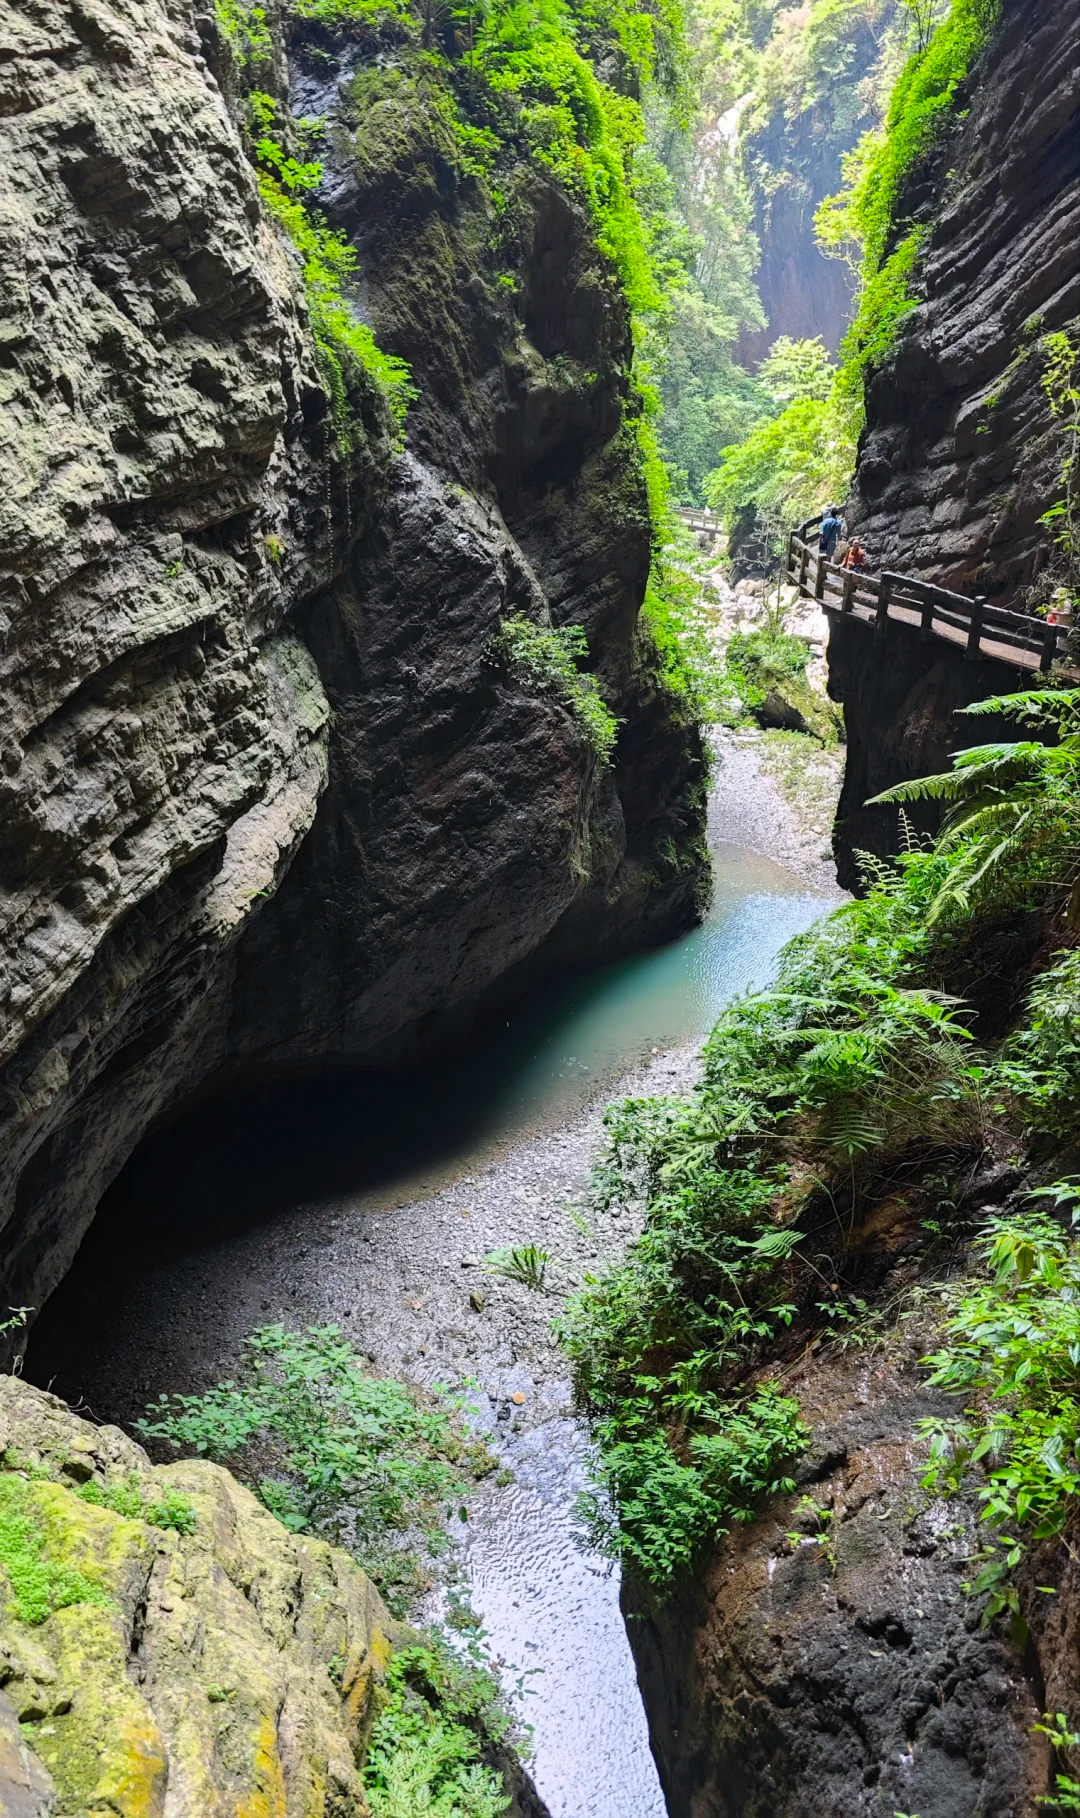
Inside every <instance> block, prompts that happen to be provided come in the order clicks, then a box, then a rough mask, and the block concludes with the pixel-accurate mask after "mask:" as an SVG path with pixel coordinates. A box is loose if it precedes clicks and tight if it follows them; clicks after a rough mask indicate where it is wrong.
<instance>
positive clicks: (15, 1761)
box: [0, 1376, 407, 1818]
mask: <svg viewBox="0 0 1080 1818" xmlns="http://www.w3.org/2000/svg"><path fill="white" fill-rule="evenodd" d="M0 1448H2V1461H3V1464H2V1469H0V1495H2V1497H3V1505H4V1516H5V1534H4V1547H5V1549H7V1548H9V1547H10V1545H11V1542H12V1521H13V1519H15V1520H17V1521H19V1522H21V1523H22V1527H23V1531H24V1532H25V1533H27V1534H28V1535H29V1541H28V1543H27V1544H28V1545H29V1547H30V1549H31V1551H34V1552H35V1553H36V1554H37V1555H38V1556H39V1557H40V1559H41V1560H44V1561H45V1562H52V1563H53V1564H54V1565H56V1566H62V1567H63V1568H65V1570H66V1571H67V1572H68V1573H69V1574H70V1573H78V1574H79V1575H80V1576H79V1583H78V1584H75V1585H73V1584H71V1583H70V1582H68V1583H67V1584H66V1587H65V1588H64V1589H63V1593H62V1596H61V1595H60V1593H59V1591H57V1590H56V1589H55V1587H54V1596H53V1603H54V1606H56V1607H54V1608H53V1609H52V1613H49V1606H48V1600H46V1601H45V1602H44V1603H43V1604H40V1605H37V1604H35V1603H34V1592H33V1587H30V1588H29V1589H28V1588H27V1585H26V1583H25V1582H24V1580H23V1579H22V1578H20V1577H19V1576H18V1571H17V1568H16V1569H15V1570H14V1571H13V1569H12V1566H11V1562H10V1559H9V1557H8V1552H7V1551H6V1550H5V1551H4V1554H3V1558H2V1559H0V1586H2V1599H0V1602H2V1611H0V1686H2V1693H0V1807H2V1809H3V1810H4V1811H5V1812H9V1811H10V1812H12V1813H13V1814H16V1815H17V1818H23V1815H24V1814H25V1818H30V1815H31V1814H33V1818H45V1815H46V1814H47V1813H48V1812H50V1811H52V1810H54V1809H55V1810H56V1811H57V1812H71V1813H74V1812H83V1811H95V1812H96V1811H110V1812H117V1813H124V1814H126V1815H129V1818H136V1814H137V1815H139V1818H164V1814H165V1813H170V1814H171V1813H176V1814H177V1815H178V1818H179V1815H181V1814H182V1815H183V1818H211V1814H217V1813H220V1814H221V1815H222V1818H225V1814H226V1813H228V1814H232V1813H237V1812H241V1811H243V1812H248V1811H250V1812H252V1813H255V1812H258V1813H266V1814H267V1815H268V1818H269V1815H270V1814H280V1815H281V1818H284V1814H285V1813H286V1812H288V1813H289V1814H290V1815H291V1814H296V1818H329V1815H330V1814H332V1813H336V1814H341V1818H344V1815H345V1814H350V1818H363V1814H365V1813H366V1812H367V1811H368V1804H367V1800H366V1798H365V1795H364V1789H363V1784H362V1780H361V1775H360V1769H359V1766H358V1763H359V1762H360V1761H362V1756H363V1750H364V1747H365V1746H366V1742H367V1737H368V1734H369V1731H370V1727H371V1724H372V1722H373V1720H374V1716H375V1713H376V1709H377V1704H376V1698H377V1689H378V1686H379V1684H380V1682H381V1680H382V1677H383V1674H384V1670H385V1667H386V1663H387V1660H388V1659H389V1656H390V1650H391V1645H392V1642H393V1640H394V1639H395V1638H396V1637H398V1636H399V1635H400V1636H402V1637H403V1638H404V1637H405V1636H406V1634H407V1631H403V1630H402V1629H401V1627H400V1625H398V1624H395V1623H394V1622H393V1621H392V1620H391V1618H390V1616H389V1615H388V1613H387V1611H386V1608H385V1606H384V1605H383V1602H382V1599H381V1598H380V1597H379V1595H378V1593H377V1592H376V1590H375V1589H374V1587H373V1585H372V1584H371V1583H370V1581H369V1580H368V1579H367V1578H366V1577H365V1575H364V1573H363V1572H362V1571H361V1570H360V1568H359V1567H358V1566H357V1565H356V1564H355V1563H354V1561H353V1560H351V1559H350V1558H349V1557H348V1555H347V1554H345V1553H343V1552H340V1551H338V1550H337V1549H336V1548H333V1547H330V1546H327V1544H326V1543H325V1541H320V1540H315V1539H312V1538H311V1537H310V1536H299V1535H294V1534H289V1533H288V1532H287V1531H286V1530H285V1529H284V1528H283V1527H282V1526H281V1524H280V1522H278V1521H276V1520H275V1519H274V1517H273V1516H272V1515H271V1514H270V1513H269V1512H268V1511H267V1510H266V1509H264V1508H263V1506H262V1505H261V1503H259V1502H258V1501H257V1500H256V1498H255V1497H254V1496H253V1495H252V1494H251V1492H250V1491H249V1490H245V1489H244V1488H243V1487H242V1486H241V1485H240V1484H238V1483H237V1482H236V1481H235V1479H234V1478H232V1477H231V1476H230V1475H229V1473H228V1472H227V1471H223V1470H222V1469H221V1468H220V1466H218V1465H212V1464H209V1463H207V1462H206V1461H205V1460H201V1459H200V1460H191V1461H188V1462H187V1463H184V1464H176V1465H165V1466H160V1465H159V1466H152V1465H151V1464H150V1461H149V1459H148V1458H147V1456H146V1453H145V1452H144V1451H143V1450H142V1448H141V1447H140V1446H137V1445H135V1444H134V1442H133V1441H132V1440H130V1439H128V1437H127V1436H126V1434H124V1433H121V1432H120V1430H119V1428H118V1427H94V1426H91V1425H90V1424H89V1423H88V1422H86V1421H83V1420H79V1419H77V1418H76V1417H75V1416H74V1415H73V1414H72V1413H71V1412H70V1410H69V1409H68V1408H66V1407H65V1406H64V1404H63V1403H62V1402H60V1401H58V1400H57V1399H56V1397H55V1396H53V1395H46V1394H44V1393H42V1391H41V1390H38V1389H32V1388H31V1387H30V1386H29V1384H27V1383H23V1382H20V1381H19V1380H18V1379H16V1378H14V1377H10V1376H5V1377H0ZM116 1492H120V1498H119V1500H121V1501H122V1505H123V1508H124V1510H125V1511H126V1512H125V1513H117V1512H116V1510H115V1509H114V1508H111V1507H109V1506H107V1501H103V1500H101V1499H107V1498H108V1496H109V1495H110V1493H112V1494H113V1495H114V1496H115V1493H116ZM88 1493H89V1495H91V1496H96V1497H97V1498H98V1499H99V1500H97V1501H92V1500H87V1495H88ZM170 1495H171V1497H172V1498H173V1505H172V1507H173V1512H174V1515H175V1513H176V1510H177V1508H178V1507H179V1508H180V1509H181V1511H182V1513H181V1523H182V1525H183V1526H185V1527H188V1528H189V1530H190V1531H188V1532H178V1531H177V1530H176V1528H174V1527H169V1526H162V1525H160V1522H161V1510H162V1508H163V1507H164V1500H163V1499H164V1498H165V1497H166V1496H170ZM177 1499H179V1503H178V1502H177ZM136 1510H138V1511H141V1512H134V1511H136ZM64 1598H66V1599H67V1601H66V1603H65V1602H64V1601H63V1599H64ZM9 1716H10V1717H14V1718H15V1719H17V1720H18V1721H19V1722H20V1723H21V1724H22V1726H23V1727H22V1732H21V1735H20V1733H19V1730H18V1729H17V1728H16V1729H15V1730H14V1734H11V1726H10V1723H9V1722H8V1721H7V1718H8V1717H9Z"/></svg>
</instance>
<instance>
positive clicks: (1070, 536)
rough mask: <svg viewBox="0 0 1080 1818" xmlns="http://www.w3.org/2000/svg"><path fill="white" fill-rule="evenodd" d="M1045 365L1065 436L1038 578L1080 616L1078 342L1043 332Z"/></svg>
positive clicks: (1051, 600)
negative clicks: (1049, 548)
mask: <svg viewBox="0 0 1080 1818" xmlns="http://www.w3.org/2000/svg"><path fill="white" fill-rule="evenodd" d="M1040 347H1041V351H1042V354H1043V357H1044V359H1045V361H1046V367H1045V370H1044V372H1043V390H1044V391H1045V393H1046V398H1047V402H1048V403H1049V405H1050V409H1051V411H1052V413H1053V415H1054V416H1055V417H1056V418H1057V420H1058V422H1059V423H1060V424H1061V428H1062V433H1063V435H1064V438H1065V450H1064V458H1063V460H1062V464H1061V474H1060V486H1061V496H1060V497H1059V498H1058V499H1057V500H1056V501H1055V503H1054V504H1053V505H1051V506H1050V508H1049V510H1048V511H1045V512H1043V515H1042V517H1041V518H1040V520H1039V522H1040V523H1042V524H1045V525H1047V526H1048V528H1049V529H1050V530H1051V531H1052V533H1053V542H1054V556H1055V559H1054V560H1053V561H1052V562H1051V563H1050V564H1049V568H1048V572H1047V573H1046V575H1045V577H1041V588H1040V591H1041V592H1042V593H1043V594H1044V596H1048V604H1050V605H1052V606H1056V607H1057V608H1058V609H1059V610H1060V609H1061V608H1062V607H1066V608H1069V609H1071V611H1072V612H1073V614H1074V616H1077V615H1080V492H1078V488H1077V472H1078V468H1080V345H1077V343H1076V342H1075V341H1073V340H1072V339H1071V337H1070V336H1069V335H1067V334H1064V333H1061V332H1058V333H1056V334H1049V335H1046V336H1045V337H1044V339H1043V341H1042V342H1041V343H1040Z"/></svg>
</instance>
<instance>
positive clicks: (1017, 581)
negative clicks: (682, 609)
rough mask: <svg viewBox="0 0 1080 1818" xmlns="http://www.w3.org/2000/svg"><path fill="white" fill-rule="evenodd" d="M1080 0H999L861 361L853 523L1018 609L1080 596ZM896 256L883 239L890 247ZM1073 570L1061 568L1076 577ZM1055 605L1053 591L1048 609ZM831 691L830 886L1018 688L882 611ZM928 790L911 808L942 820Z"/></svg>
mask: <svg viewBox="0 0 1080 1818" xmlns="http://www.w3.org/2000/svg"><path fill="white" fill-rule="evenodd" d="M1078 30H1080V22H1078V20H1077V16H1076V12H1075V9H1074V8H1072V7H1069V6H1067V5H1058V4H1055V5H1051V6H1048V7H1046V8H1043V9H1041V11H1040V13H1039V16H1038V19H1037V20H1033V18H1032V15H1031V11H1030V8H1028V7H1027V6H1024V5H1022V4H1019V0H1005V3H1004V4H1003V6H1002V8H1001V12H1000V18H999V20H998V22H997V26H996V29H995V30H994V32H993V35H992V37H991V40H990V42H989V43H988V44H987V46H986V48H985V49H984V50H983V52H982V54H981V56H980V57H979V58H978V60H977V61H976V62H975V64H974V66H973V68H972V70H971V72H970V74H969V76H968V78H967V80H966V82H965V83H964V84H963V86H962V87H961V89H960V90H958V91H957V94H956V96H955V97H954V100H953V103H952V106H951V108H950V109H949V110H947V112H946V113H945V114H944V116H943V118H942V120H941V121H939V123H938V131H937V135H936V138H934V139H933V140H932V141H931V148H930V151H929V154H928V155H926V156H924V157H922V158H920V159H916V160H915V162H914V164H913V165H912V166H911V169H910V171H909V173H908V176H907V178H906V188H905V189H904V191H903V193H902V194H901V195H900V196H899V197H898V198H897V200H896V202H895V206H894V219H893V226H892V240H893V241H894V242H895V241H896V239H897V238H898V236H899V235H900V234H901V233H908V232H910V229H911V225H912V223H914V224H915V226H916V228H918V229H919V230H920V231H921V233H922V236H923V237H922V241H921V248H922V250H921V254H920V257H919V260H918V262H917V264H916V266H915V270H914V275H913V277H912V280H911V287H910V300H909V301H910V307H908V308H907V313H906V314H904V315H903V316H902V317H901V319H900V320H899V321H898V323H897V326H896V331H895V335H894V336H893V338H892V342H891V346H890V347H889V351H888V353H887V357H885V358H884V359H883V360H882V361H881V362H880V363H879V364H878V365H877V366H876V367H875V368H873V369H872V370H871V371H870V372H869V373H868V375H867V383H866V426H865V429H864V431H863V434H862V437H861V440H860V444H859V457H858V465H857V469H856V473H855V480H854V488H853V494H852V499H851V501H850V504H849V511H848V515H849V519H850V521H851V524H852V526H853V527H854V528H857V530H858V533H859V535H860V537H861V538H862V539H863V541H864V542H865V544H866V547H867V549H868V551H869V553H870V558H871V562H872V565H873V567H874V568H875V569H886V568H888V569H893V570H898V571H899V572H901V573H905V574H917V575H921V576H923V577H924V578H926V579H929V580H936V581H938V582H940V583H941V584H943V585H945V586H949V587H955V588H957V589H958V590H959V591H961V592H964V593H967V594H969V595H972V594H983V595H985V596H986V597H988V598H989V599H991V600H996V601H997V603H998V604H1000V605H1004V606H1008V607H1011V608H1013V609H1014V610H1017V611H1029V612H1030V611H1033V610H1037V609H1041V608H1045V607H1047V606H1048V605H1053V603H1054V601H1053V596H1054V593H1055V589H1060V588H1061V587H1062V586H1063V585H1065V587H1066V591H1067V590H1068V588H1069V587H1071V588H1072V590H1073V592H1074V593H1075V592H1076V591H1077V576H1076V572H1075V562H1076V557H1075V525H1073V526H1071V527H1070V529H1071V531H1072V554H1071V555H1070V554H1069V553H1068V551H1067V550H1066V549H1065V547H1064V545H1063V542H1062V540H1061V532H1062V529H1063V522H1062V520H1061V519H1060V518H1054V519H1051V520H1049V521H1048V520H1047V519H1046V516H1045V514H1046V513H1047V512H1049V511H1054V510H1055V509H1056V508H1058V507H1059V506H1060V505H1061V503H1062V500H1063V498H1064V496H1065V494H1066V492H1067V491H1068V490H1069V488H1070V486H1072V487H1074V486H1075V480H1073V481H1071V482H1067V479H1066V476H1065V470H1066V468H1068V467H1069V466H1070V465H1071V466H1072V467H1073V468H1074V467H1075V458H1076V455H1075V437H1074V433H1073V429H1072V428H1071V427H1070V409H1069V407H1068V406H1067V405H1066V406H1064V407H1063V398H1062V392H1061V385H1060V382H1058V383H1057V384H1055V379H1054V366H1055V362H1058V361H1060V357H1061V351H1062V345H1063V343H1064V346H1065V349H1066V365H1068V364H1069V358H1070V356H1069V355H1068V352H1067V350H1068V349H1069V348H1071V349H1072V353H1071V361H1072V363H1073V365H1074V366H1075V361H1076V358H1077V353H1078V350H1080V331H1078V318H1080V266H1078V263H1077V258H1076V243H1077V233H1078V231H1080V116H1078V113H1077V98H1076V85H1075V81H1074V72H1075V69H1076V65H1077V59H1078V57H1080V38H1078ZM886 250H888V248H886ZM1070 570H1071V573H1070ZM1061 604H1062V601H1060V600H1059V601H1058V606H1059V609H1060V605H1061ZM829 669H830V691H831V692H832V693H833V695H834V696H835V698H836V699H838V700H840V701H842V702H843V705H844V715H845V721H846V724H847V733H848V765H847V771H846V777H845V785H844V793H843V796H842V798H841V802H840V810H839V816H838V820H837V824H836V832H835V841H834V844H835V849H836V854H837V861H838V866H839V871H840V876H841V879H842V881H843V882H844V883H845V884H847V885H848V886H849V887H850V886H853V885H855V884H856V883H857V862H856V859H855V854H856V852H858V851H859V850H869V851H872V852H877V853H880V854H885V853H889V852H895V851H896V850H897V843H898V839H899V830H898V819H897V814H896V810H895V809H884V808H872V809H867V808H865V807H864V803H865V802H866V800H867V798H868V797H869V796H870V795H872V794H876V793H877V792H878V791H879V790H881V789H882V788H884V787H886V786H887V785H890V784H893V783H897V782H901V781H903V780H906V779H908V778H911V777H915V776H920V775H925V774H927V773H928V772H931V771H935V770H940V769H941V768H943V767H944V765H945V763H946V760H947V757H948V755H949V753H950V752H952V751H955V750H957V749H959V748H960V747H962V746H964V745H966V744H970V743H972V742H973V736H974V735H973V734H972V731H971V725H970V722H967V723H965V722H964V721H963V720H962V719H958V718H957V717H956V713H955V710H956V708H958V707H960V706H963V705H965V704H966V703H968V702H970V701H973V700H978V699H979V698H980V697H983V696H985V695H987V694H991V693H1003V692H1008V691H1010V690H1012V689H1015V688H1016V687H1018V686H1024V685H1027V681H1028V677H1027V675H1026V672H1020V671H1015V670H1010V669H1009V668H1008V666H1007V665H1005V664H1001V663H988V662H979V663H970V662H968V661H967V660H966V659H965V657H964V656H963V654H962V653H961V652H959V651H950V650H948V649H947V648H946V647H944V646H943V645H941V644H940V643H929V644H928V643H924V642H923V641H922V640H921V639H920V635H919V633H918V631H912V630H909V629H907V628H906V627H903V626H899V625H894V624H891V623H890V625H889V627H888V631H887V634H886V635H885V637H884V638H878V637H875V635H874V633H873V632H872V630H871V629H870V628H869V627H867V626H858V625H849V624H848V623H847V622H846V621H843V622H841V621H840V620H839V619H837V620H836V621H835V622H834V629H833V634H832V639H831V642H830V650H829ZM939 818H940V817H939V814H938V812H937V810H936V808H935V806H934V805H932V804H930V805H924V806H923V807H922V808H920V809H918V810H916V820H917V823H918V825H920V826H921V827H933V826H936V825H937V823H938V820H939Z"/></svg>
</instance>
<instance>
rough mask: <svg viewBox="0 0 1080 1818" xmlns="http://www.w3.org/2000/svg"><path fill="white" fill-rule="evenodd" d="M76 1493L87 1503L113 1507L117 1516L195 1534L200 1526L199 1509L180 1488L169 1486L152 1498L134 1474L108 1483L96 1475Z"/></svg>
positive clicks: (180, 1532) (175, 1531)
mask: <svg viewBox="0 0 1080 1818" xmlns="http://www.w3.org/2000/svg"><path fill="white" fill-rule="evenodd" d="M76 1495H77V1496H78V1497H80V1499H81V1500H82V1501H83V1502H90V1503H93V1504H94V1506H95V1508H99V1509H111V1510H112V1512H113V1514H114V1515H123V1516H126V1518H127V1519H128V1520H129V1521H145V1522H148V1523H149V1525H150V1526H151V1527H152V1528H171V1529H172V1530H173V1532H174V1533H176V1534H193V1533H194V1532H195V1529H196V1527H197V1526H198V1522H197V1519H196V1515H195V1510H194V1509H193V1508H192V1506H191V1504H190V1502H189V1501H188V1499H187V1497H186V1496H181V1494H180V1492H179V1490H174V1489H171V1488H170V1487H169V1486H168V1485H165V1486H164V1488H163V1489H162V1492H161V1495H160V1496H158V1497H154V1498H152V1499H149V1500H148V1499H147V1497H146V1496H145V1495H144V1493H143V1490H142V1488H141V1486H140V1483H139V1480H138V1478H137V1477H136V1476H134V1475H133V1476H131V1477H129V1478H128V1480H127V1482H126V1483H122V1484H109V1485H108V1486H106V1485H103V1484H99V1483H98V1482H97V1481H96V1480H95V1479H93V1478H92V1479H91V1480H90V1482H89V1483H84V1484H82V1485H81V1486H80V1488H79V1489H78V1490H77V1491H76Z"/></svg>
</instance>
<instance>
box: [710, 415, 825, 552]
mask: <svg viewBox="0 0 1080 1818" xmlns="http://www.w3.org/2000/svg"><path fill="white" fill-rule="evenodd" d="M854 465H855V438H854V436H853V434H852V432H851V428H850V424H849V420H848V414H847V412H846V411H844V410H842V409H840V408H839V407H838V406H837V403H836V400H835V396H834V394H833V393H832V392H830V394H829V396H828V397H827V398H824V399H821V398H799V399H796V400H795V401H794V402H793V403H791V404H789V405H788V406H787V407H786V409H784V410H783V411H781V413H780V415H779V416H774V417H771V418H769V419H768V420H767V421H766V422H763V423H760V424H758V426H757V427H756V428H755V429H752V430H751V431H750V434H749V435H748V436H747V437H746V439H745V441H743V442H741V443H738V444H736V445H734V446H733V447H731V448H725V449H722V450H721V454H720V465H719V467H718V468H717V469H716V470H715V472H713V473H711V474H710V475H709V477H708V479H707V480H706V483H705V496H706V499H707V500H708V503H709V507H710V509H711V510H713V511H716V512H719V513H720V515H721V517H722V518H723V519H724V522H725V523H726V524H728V525H729V526H730V524H731V523H732V522H733V520H734V518H735V516H736V513H737V512H739V511H740V510H742V509H744V508H745V507H746V506H748V505H752V506H753V507H754V510H755V512H756V513H757V516H758V518H759V520H760V521H761V523H762V524H763V526H764V528H765V530H766V535H767V537H768V538H769V540H770V542H771V545H772V547H773V549H774V550H778V549H779V548H780V546H781V542H782V539H783V538H784V537H786V535H787V532H788V530H790V528H791V527H792V525H794V524H797V523H799V522H801V521H802V520H803V519H805V518H809V517H813V516H814V514H815V513H816V512H819V511H820V510H821V508H822V506H823V504H825V503H826V501H827V500H828V499H830V498H842V497H843V496H844V494H845V493H846V491H847V487H848V482H849V480H850V477H851V472H852V469H853V467H854Z"/></svg>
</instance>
